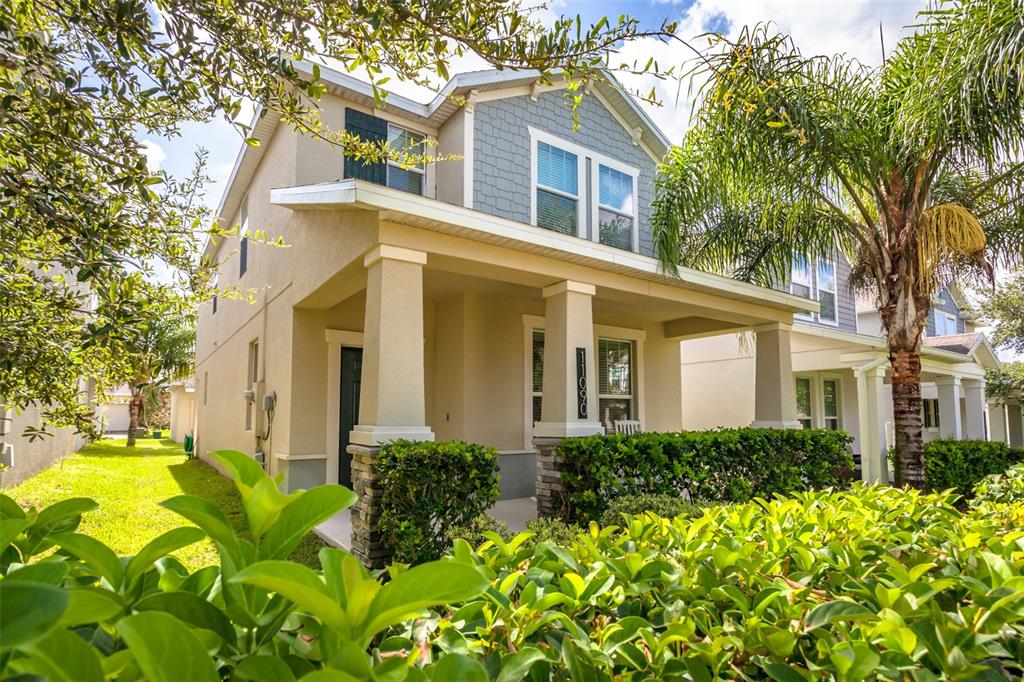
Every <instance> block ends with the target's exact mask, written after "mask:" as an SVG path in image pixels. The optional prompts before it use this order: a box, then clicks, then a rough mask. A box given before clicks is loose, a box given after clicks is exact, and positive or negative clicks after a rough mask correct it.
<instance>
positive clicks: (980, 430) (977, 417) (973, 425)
mask: <svg viewBox="0 0 1024 682" xmlns="http://www.w3.org/2000/svg"><path fill="white" fill-rule="evenodd" d="M961 386H962V387H963V392H964V405H965V406H966V408H967V423H966V424H964V436H965V437H966V438H970V439H971V440H985V381H984V380H982V379H965V380H964V381H963V382H962V383H961Z"/></svg>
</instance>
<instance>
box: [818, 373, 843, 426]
mask: <svg viewBox="0 0 1024 682" xmlns="http://www.w3.org/2000/svg"><path fill="white" fill-rule="evenodd" d="M821 398H822V407H823V415H822V416H823V417H824V424H825V428H826V429H831V430H833V431H838V430H839V380H838V379H825V380H824V381H822V382H821Z"/></svg>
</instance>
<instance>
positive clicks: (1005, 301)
mask: <svg viewBox="0 0 1024 682" xmlns="http://www.w3.org/2000/svg"><path fill="white" fill-rule="evenodd" d="M977 312H978V314H979V315H980V316H981V317H982V319H984V320H985V321H986V322H987V323H989V324H990V325H992V343H994V344H995V345H996V346H998V347H1000V348H1006V349H1008V350H1011V351H1014V352H1016V353H1020V354H1024V270H1021V271H1017V272H1015V273H1013V274H1011V275H1010V277H1008V278H1007V279H1006V281H1005V282H1003V283H1001V284H998V285H997V286H996V287H995V288H993V289H990V290H988V291H986V292H985V293H984V294H983V296H982V300H981V302H980V303H979V305H978V311H977Z"/></svg>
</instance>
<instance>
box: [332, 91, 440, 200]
mask: <svg viewBox="0 0 1024 682" xmlns="http://www.w3.org/2000/svg"><path fill="white" fill-rule="evenodd" d="M345 130H346V131H347V132H349V133H351V134H353V135H357V136H359V138H360V139H362V140H364V141H366V142H374V143H378V144H383V143H386V144H387V146H388V149H390V150H391V151H393V152H396V153H397V154H399V155H407V156H422V155H423V153H424V137H423V135H421V134H419V133H414V132H412V131H410V130H406V129H405V128H402V127H401V126H397V125H395V124H394V123H389V122H387V121H385V120H384V119H382V118H378V117H377V116H371V115H370V114H365V113H363V112H361V111H359V110H358V109H351V108H346V109H345ZM424 175H425V169H424V167H423V164H418V165H410V164H406V163H403V162H402V160H401V159H398V160H394V159H388V160H387V161H378V162H366V161H364V160H361V159H356V158H354V157H352V156H349V155H346V156H345V177H346V178H356V179H359V180H366V181H368V182H373V183H376V184H378V185H385V186H387V187H391V188H393V189H398V190H401V191H403V192H409V193H410V194H423V178H424Z"/></svg>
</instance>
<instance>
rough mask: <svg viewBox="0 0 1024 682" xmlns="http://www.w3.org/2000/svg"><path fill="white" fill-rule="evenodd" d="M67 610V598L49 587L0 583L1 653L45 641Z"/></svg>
mask: <svg viewBox="0 0 1024 682" xmlns="http://www.w3.org/2000/svg"><path fill="white" fill-rule="evenodd" d="M67 608H68V595H67V592H65V591H64V590H60V589H58V588H56V587H52V586H50V585H40V584H37V583H26V582H20V581H14V580H0V651H5V650H7V649H14V648H16V647H20V646H23V645H25V644H28V643H30V642H32V641H34V640H37V639H40V638H42V637H43V636H44V635H46V634H47V633H48V632H49V631H50V630H51V629H53V628H54V627H56V626H57V624H58V623H59V622H60V619H61V616H63V615H64V612H65V611H66V610H67Z"/></svg>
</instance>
